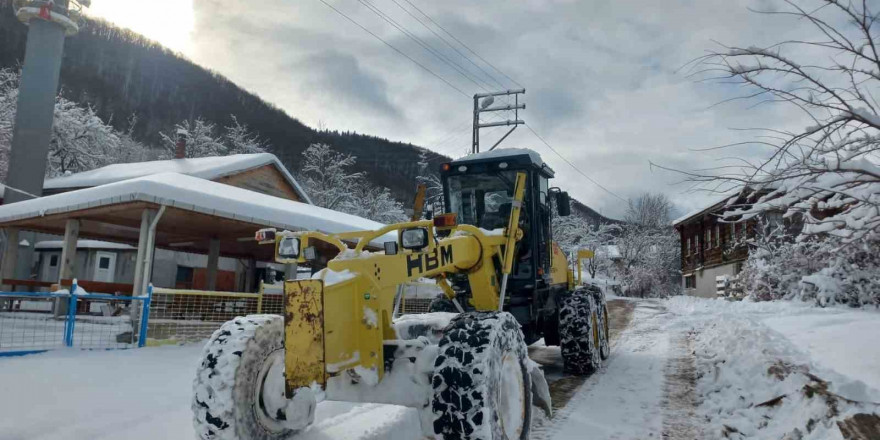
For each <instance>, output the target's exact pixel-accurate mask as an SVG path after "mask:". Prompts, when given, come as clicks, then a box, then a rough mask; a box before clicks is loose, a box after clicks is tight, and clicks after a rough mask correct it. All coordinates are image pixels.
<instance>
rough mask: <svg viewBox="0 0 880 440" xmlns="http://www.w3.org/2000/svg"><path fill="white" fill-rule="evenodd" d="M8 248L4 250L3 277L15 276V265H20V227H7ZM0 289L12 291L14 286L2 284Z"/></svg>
mask: <svg viewBox="0 0 880 440" xmlns="http://www.w3.org/2000/svg"><path fill="white" fill-rule="evenodd" d="M5 232H6V249H5V250H4V251H3V267H2V268H0V277H2V278H3V279H7V278H9V279H12V278H15V267H16V266H17V265H18V228H6V229H5ZM0 289H2V290H4V291H7V292H8V291H11V290H12V286H10V285H6V284H4V285H2V286H0Z"/></svg>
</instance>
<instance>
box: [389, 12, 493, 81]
mask: <svg viewBox="0 0 880 440" xmlns="http://www.w3.org/2000/svg"><path fill="white" fill-rule="evenodd" d="M391 1H392V2H394V4H395V5H397V7H398V8H400V9H401V10H403V12H406V13H407V15H409V16H410V17H412V18H414V19H415V20H416V21H418V22H419V24H421V25H422V26H423V27H424V28H425V29H427V30H429V31H431V33H432V34H434V35H435V36H436V37H437V38H439V39H440V41H442V42H443V43H445V44H446V45H447V46H449V48H451V49H452V50H454V51H455V53H457V54H458V55H459V56H461V57H462V58H464V59H465V60H467V62H469V63H471V64H473V66H474V67H476V68H477V69H479V70H480V72H483V74H484V75H486V77H487V78H489V79H491V80H492V81H495V84H498V86H499V87H501V88H504V84H501V82H500V81H498V79H496V78H495V77H494V76H493V75H492V74H490V73H489V72H487V71H486V70H485V69H483V68H482V67H481V66H480V65H479V64H477V63H475V62H474V61H473V60H471V59H470V57H468V56H467V55H465V54H463V53H462V52H461V51H460V50H458V48H457V47H455V46H454V45H452V43H450V42H449V40H447V39H446V38H444V37H443V36H442V35H440V34H439V33H437V31H435V30H434V28H432V27H430V26H428V25H427V24H425V22H424V21H422V19H420V18H419V17H417V16H416V15H415V14H413V13H412V12H410V10H409V9H407V8H405V7H403V5H401V4H400V3H399V2H398V1H397V0H391ZM410 5H412V3H410ZM416 9H418V8H416ZM422 14H423V15H424V12H422ZM429 18H430V17H429Z"/></svg>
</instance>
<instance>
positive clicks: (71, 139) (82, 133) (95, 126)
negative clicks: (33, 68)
mask: <svg viewBox="0 0 880 440" xmlns="http://www.w3.org/2000/svg"><path fill="white" fill-rule="evenodd" d="M119 147H120V142H119V136H117V134H116V132H115V130H113V127H111V126H109V125H107V124H105V123H104V121H102V120H101V118H99V117H98V115H96V114H95V111H94V110H93V109H92V108H91V107H80V106H78V105H77V104H76V103H74V102H72V101H68V100H67V99H64V98H62V97H59V98H58V99H57V101H56V102H55V120H54V122H53V124H52V139H51V141H50V143H49V162H48V166H47V174H48V175H49V176H57V175H61V174H66V173H78V172H80V171H86V170H91V169H94V168H98V167H101V166H104V165H107V164H109V163H112V158H113V157H114V156H115V154H116V150H118V149H119Z"/></svg>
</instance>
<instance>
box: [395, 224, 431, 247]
mask: <svg viewBox="0 0 880 440" xmlns="http://www.w3.org/2000/svg"><path fill="white" fill-rule="evenodd" d="M400 246H401V247H402V248H404V249H409V250H419V249H422V248H425V247H427V246H428V230H427V229H425V228H412V229H404V230H403V231H401V232H400Z"/></svg>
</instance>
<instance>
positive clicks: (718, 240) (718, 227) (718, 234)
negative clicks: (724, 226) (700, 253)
mask: <svg viewBox="0 0 880 440" xmlns="http://www.w3.org/2000/svg"><path fill="white" fill-rule="evenodd" d="M720 246H721V225H715V247H720Z"/></svg>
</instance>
